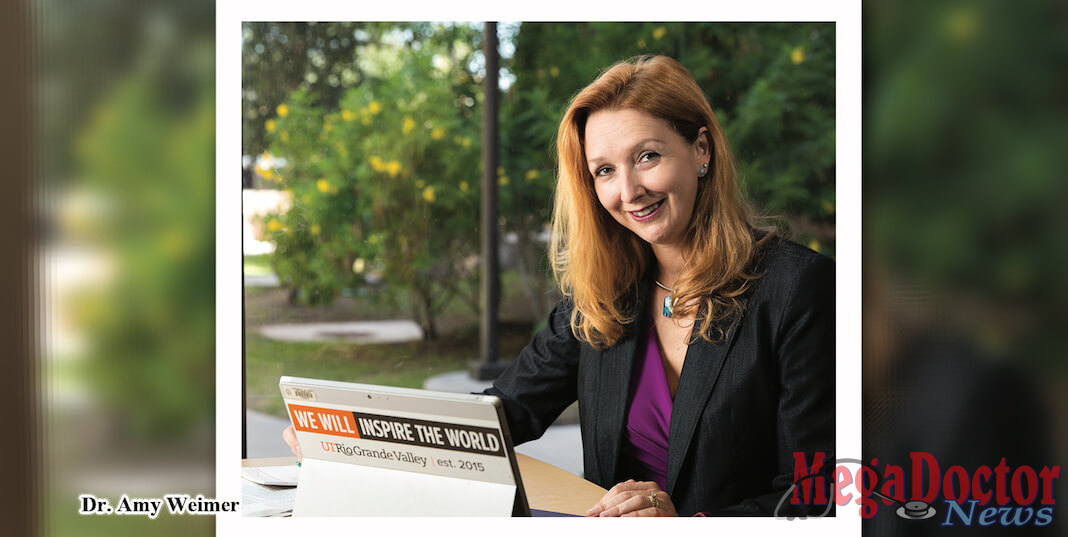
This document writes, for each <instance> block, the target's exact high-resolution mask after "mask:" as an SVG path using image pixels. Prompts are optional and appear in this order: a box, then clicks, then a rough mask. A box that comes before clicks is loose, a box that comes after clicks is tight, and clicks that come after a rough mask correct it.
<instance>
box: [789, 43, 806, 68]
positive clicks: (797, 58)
mask: <svg viewBox="0 0 1068 537" xmlns="http://www.w3.org/2000/svg"><path fill="white" fill-rule="evenodd" d="M790 61H792V62H794V65H797V64H799V63H801V62H803V61H805V51H803V50H801V47H794V50H793V51H792V52H790Z"/></svg>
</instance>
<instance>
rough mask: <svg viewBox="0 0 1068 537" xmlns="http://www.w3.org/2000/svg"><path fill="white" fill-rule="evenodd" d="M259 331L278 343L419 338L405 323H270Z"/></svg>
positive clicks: (419, 332) (415, 326)
mask: <svg viewBox="0 0 1068 537" xmlns="http://www.w3.org/2000/svg"><path fill="white" fill-rule="evenodd" d="M259 330H260V333H261V334H263V335H264V336H266V337H268V338H270V339H275V340H279V341H340V342H348V343H404V342H406V341H419V340H421V339H423V331H422V329H420V328H419V325H418V324H415V323H414V322H412V321H407V320H400V321H353V322H343V323H290V324H271V325H266V326H262V327H260V329H259Z"/></svg>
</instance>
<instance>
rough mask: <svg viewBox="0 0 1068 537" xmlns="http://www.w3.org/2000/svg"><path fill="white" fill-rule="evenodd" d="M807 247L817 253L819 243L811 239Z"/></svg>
mask: <svg viewBox="0 0 1068 537" xmlns="http://www.w3.org/2000/svg"><path fill="white" fill-rule="evenodd" d="M808 247H809V248H810V249H812V250H815V251H817V252H818V251H820V241H818V240H816V239H812V240H811V241H809V243H808Z"/></svg>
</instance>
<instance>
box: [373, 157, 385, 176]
mask: <svg viewBox="0 0 1068 537" xmlns="http://www.w3.org/2000/svg"><path fill="white" fill-rule="evenodd" d="M371 168H374V170H375V171H376V172H380V171H383V170H385V169H386V165H385V163H383V162H382V159H381V158H379V157H378V155H375V156H373V157H371Z"/></svg>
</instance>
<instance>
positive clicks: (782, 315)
mask: <svg viewBox="0 0 1068 537" xmlns="http://www.w3.org/2000/svg"><path fill="white" fill-rule="evenodd" d="M557 152H558V165H559V177H558V180H557V188H556V200H555V206H554V210H553V217H552V220H553V222H552V225H553V236H552V237H553V238H552V242H551V245H550V256H551V260H552V264H553V270H554V274H555V277H556V279H557V283H558V284H559V287H560V289H561V291H562V292H563V294H564V296H565V299H564V300H563V301H562V302H561V303H560V304H558V305H557V307H556V308H555V309H554V310H553V312H552V313H551V314H550V317H549V322H548V326H547V327H546V328H545V329H544V330H542V331H541V332H539V333H538V334H537V335H536V336H535V337H534V339H533V340H532V341H531V343H530V344H529V345H528V346H527V347H526V348H525V349H523V351H522V352H521V353H520V355H519V357H518V358H517V359H516V360H515V362H514V363H513V364H512V365H511V366H510V367H509V368H508V369H507V370H506V371H505V372H504V373H503V374H502V375H501V377H500V378H499V379H497V381H496V382H494V385H493V387H491V388H489V389H488V390H486V393H489V394H492V395H496V396H497V397H500V398H501V400H502V401H503V402H504V407H505V412H506V414H507V418H508V426H509V429H510V432H511V435H512V438H513V440H514V441H515V442H516V443H517V444H518V443H522V442H525V441H527V440H532V439H535V438H538V437H540V436H541V435H542V434H543V433H544V432H545V430H546V428H548V426H549V425H550V424H551V423H552V422H553V420H555V419H556V417H557V416H558V415H559V414H560V412H562V411H563V410H564V408H566V407H567V406H568V405H570V404H571V403H572V402H574V401H575V400H576V399H577V400H578V402H579V415H580V422H581V429H582V443H583V452H584V453H583V458H584V464H585V477H586V479H588V480H590V481H593V482H595V483H598V484H600V485H602V486H604V487H606V488H610V490H609V491H608V493H607V494H606V495H605V496H604V498H602V499H601V501H600V502H598V503H597V505H594V506H593V507H591V508H590V510H589V511H588V514H589V515H591V516H674V515H678V514H683V515H691V514H725V515H732V514H733V515H771V514H772V512H773V511H774V509H775V507H776V505H777V504H778V502H779V500H780V499H781V498H782V496H783V494H784V493H785V492H786V491H787V490H788V488H789V486H790V484H791V483H792V482H793V480H794V479H793V477H794V476H793V469H794V460H795V459H794V454H795V453H805V455H806V458H805V460H806V461H809V462H810V463H811V461H812V460H813V455H814V453H815V452H823V453H825V454H826V457H827V459H828V460H833V456H834V455H833V451H834V449H833V448H834V265H833V263H832V262H831V261H830V260H829V259H827V258H826V257H823V256H820V255H819V254H816V253H815V252H812V251H811V250H808V249H805V248H802V247H800V246H798V245H796V244H793V243H791V242H788V241H784V240H780V239H778V238H775V237H774V234H773V233H771V232H768V231H759V230H757V229H756V227H755V225H754V218H753V216H752V213H751V211H750V210H749V208H748V207H747V206H746V205H745V203H744V202H743V201H742V199H741V196H740V194H739V190H738V178H737V172H736V170H735V166H734V160H733V157H732V156H731V153H730V151H729V149H728V146H727V142H726V139H725V138H724V135H723V130H722V129H721V128H720V126H719V123H718V122H717V121H716V118H715V116H714V115H713V113H712V108H711V106H710V105H709V103H708V100H707V99H706V98H705V96H704V93H703V92H702V91H701V89H700V88H699V87H698V86H697V84H696V82H694V80H693V78H692V77H691V76H690V74H689V73H688V72H687V71H686V69H685V68H684V67H683V66H682V65H680V64H679V63H678V62H676V61H674V60H672V59H670V58H667V57H663V56H658V57H641V58H637V59H634V60H631V61H627V62H623V63H620V64H617V65H615V66H613V67H611V68H610V69H608V70H607V71H606V72H605V73H604V74H602V75H601V76H600V77H599V78H598V79H597V80H595V81H594V82H593V83H592V84H590V85H589V86H587V87H586V88H585V89H583V90H582V91H581V92H579V93H578V95H577V96H576V97H575V98H574V100H573V101H572V103H571V105H570V107H569V108H568V110H567V112H566V113H565V115H564V117H563V119H562V121H561V123H560V128H559V132H558V134H557ZM286 439H287V441H288V442H289V443H290V445H291V446H294V447H295V446H296V441H295V438H294V437H293V435H292V434H291V430H287V434H286ZM298 454H299V453H298ZM786 505H787V506H789V503H787V504H786ZM822 510H823V507H820V508H819V511H822ZM785 512H786V511H785V510H784V511H783V513H785ZM791 514H796V508H795V510H794V511H793V512H792V513H791Z"/></svg>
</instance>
